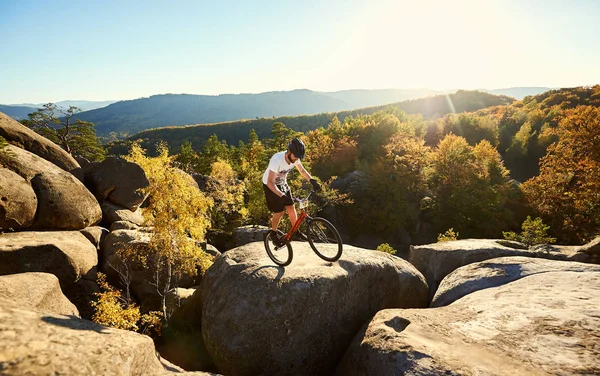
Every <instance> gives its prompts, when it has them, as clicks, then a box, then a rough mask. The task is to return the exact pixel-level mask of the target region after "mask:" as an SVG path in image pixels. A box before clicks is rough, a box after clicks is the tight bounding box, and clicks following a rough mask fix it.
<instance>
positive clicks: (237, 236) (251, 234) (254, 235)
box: [232, 225, 271, 247]
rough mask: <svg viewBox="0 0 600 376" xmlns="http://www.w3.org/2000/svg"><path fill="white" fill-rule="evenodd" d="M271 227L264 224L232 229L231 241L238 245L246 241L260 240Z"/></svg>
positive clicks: (246, 242)
mask: <svg viewBox="0 0 600 376" xmlns="http://www.w3.org/2000/svg"><path fill="white" fill-rule="evenodd" d="M270 230H271V229H270V228H269V227H265V226H252V225H248V226H242V227H237V228H234V229H233V232H232V235H233V241H234V242H235V246H236V247H239V246H242V245H245V244H248V243H254V242H262V241H263V239H264V236H265V234H266V233H268V232H269V231H270Z"/></svg>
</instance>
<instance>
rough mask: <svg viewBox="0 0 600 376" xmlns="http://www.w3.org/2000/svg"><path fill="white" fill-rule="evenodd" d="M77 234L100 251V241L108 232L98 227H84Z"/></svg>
mask: <svg viewBox="0 0 600 376" xmlns="http://www.w3.org/2000/svg"><path fill="white" fill-rule="evenodd" d="M79 232H80V233H81V234H82V235H83V236H85V237H86V238H87V240H89V241H90V242H91V243H92V244H93V245H94V247H96V249H97V250H100V244H101V243H102V239H104V237H105V236H106V235H107V234H108V230H107V229H105V228H104V227H100V226H92V227H86V228H84V229H82V230H79Z"/></svg>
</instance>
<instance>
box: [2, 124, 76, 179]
mask: <svg viewBox="0 0 600 376" xmlns="http://www.w3.org/2000/svg"><path fill="white" fill-rule="evenodd" d="M0 137H4V138H5V139H6V140H7V141H8V142H9V143H11V144H13V145H16V146H18V147H20V148H23V149H25V150H27V151H29V152H30V153H33V154H35V155H37V156H39V157H40V158H43V159H45V160H47V161H50V162H51V163H53V164H54V165H56V166H58V167H60V168H61V169H63V170H65V171H67V172H70V173H71V174H73V175H74V176H75V177H77V178H78V179H79V180H83V172H82V170H81V167H80V166H79V164H78V163H77V161H75V159H74V158H73V157H72V156H71V155H70V154H69V153H67V152H66V151H65V150H64V149H63V148H61V147H60V146H58V145H56V144H55V143H53V142H52V141H50V140H48V139H47V138H45V137H42V136H40V135H39V134H37V133H35V132H34V131H32V130H31V129H29V128H27V127H26V126H24V125H23V124H21V123H19V122H17V121H16V120H14V119H12V118H11V117H10V116H7V115H6V114H3V113H1V112H0Z"/></svg>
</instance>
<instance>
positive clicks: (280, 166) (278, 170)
mask: <svg viewBox="0 0 600 376" xmlns="http://www.w3.org/2000/svg"><path fill="white" fill-rule="evenodd" d="M285 153H286V152H285V151H280V152H279V153H275V154H274V155H273V156H272V157H271V160H270V161H269V166H268V167H267V169H266V170H265V173H264V174H263V178H262V181H263V184H267V182H268V181H269V170H271V171H273V172H274V173H275V174H276V175H277V177H276V178H275V185H283V184H286V183H287V175H288V173H289V172H290V171H292V170H293V169H294V167H295V166H302V163H301V162H300V159H297V160H296V162H294V163H292V164H288V163H287V161H286V160H285Z"/></svg>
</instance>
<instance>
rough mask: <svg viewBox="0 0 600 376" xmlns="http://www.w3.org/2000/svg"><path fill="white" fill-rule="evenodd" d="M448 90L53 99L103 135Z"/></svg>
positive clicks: (18, 115)
mask: <svg viewBox="0 0 600 376" xmlns="http://www.w3.org/2000/svg"><path fill="white" fill-rule="evenodd" d="M547 90H549V88H543V87H517V88H508V89H497V90H481V91H486V92H488V93H492V94H499V95H507V96H511V97H514V98H517V99H521V98H523V97H524V96H525V95H533V94H539V93H542V92H544V91H547ZM453 92H454V91H446V92H443V91H436V90H429V89H383V90H343V91H335V92H317V91H312V90H306V89H302V90H292V91H274V92H266V93H260V94H222V95H192V94H161V95H153V96H151V97H148V98H140V99H134V100H127V101H119V102H115V101H83V100H70V101H61V102H57V105H59V106H62V107H64V108H68V107H69V106H71V105H73V106H77V107H79V108H81V109H82V110H84V112H81V113H79V114H78V115H77V118H79V119H82V120H87V121H91V122H93V123H94V124H95V125H96V131H97V134H98V135H99V136H106V135H108V134H109V133H110V132H116V133H118V134H134V133H137V132H140V131H142V130H145V129H150V128H157V127H164V126H171V125H189V124H202V123H219V122H225V121H233V120H241V119H256V118H261V117H278V116H298V115H307V114H319V113H326V112H338V111H347V110H354V109H358V108H365V107H372V106H380V105H386V104H391V103H397V102H401V101H406V100H410V99H417V98H424V97H430V96H434V95H439V94H446V93H453ZM41 106H42V104H25V105H10V106H6V105H0V111H2V112H4V113H5V114H7V115H8V116H11V117H13V118H15V119H17V120H22V119H26V118H27V114H29V113H31V112H33V111H35V110H36V109H37V108H39V107H41ZM86 110H87V111H86Z"/></svg>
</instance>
